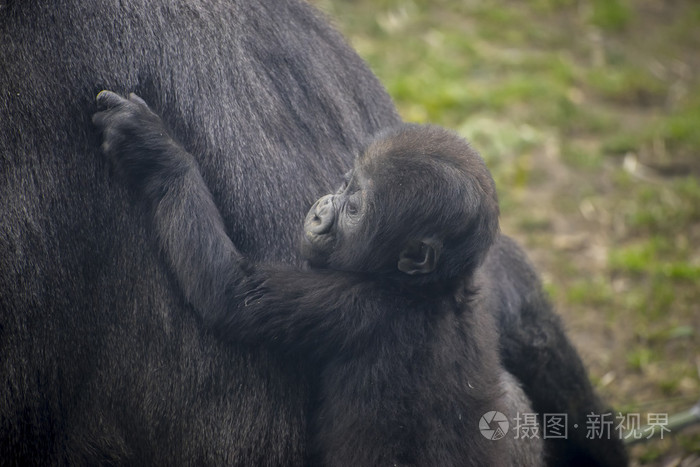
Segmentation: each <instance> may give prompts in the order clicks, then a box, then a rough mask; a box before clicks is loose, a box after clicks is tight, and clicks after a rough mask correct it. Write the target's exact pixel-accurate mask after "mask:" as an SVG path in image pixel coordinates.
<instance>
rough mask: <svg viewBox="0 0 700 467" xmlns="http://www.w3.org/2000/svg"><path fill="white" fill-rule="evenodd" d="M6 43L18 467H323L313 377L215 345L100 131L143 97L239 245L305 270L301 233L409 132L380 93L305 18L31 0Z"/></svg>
mask: <svg viewBox="0 0 700 467" xmlns="http://www.w3.org/2000/svg"><path fill="white" fill-rule="evenodd" d="M0 44H2V46H0V122H1V123H0V193H1V194H0V198H1V199H2V201H1V202H0V355H2V358H0V464H2V465H23V466H25V465H41V466H46V465H96V464H100V463H104V464H120V465H153V464H157V465H188V464H189V465H204V464H209V465H246V466H248V465H289V464H291V465H303V464H305V463H306V462H307V459H308V458H307V448H306V446H307V435H306V431H307V422H306V420H307V413H308V405H309V394H308V386H307V383H306V378H305V376H304V375H305V373H304V369H303V367H301V366H300V365H297V364H295V363H294V362H290V361H286V360H284V359H282V358H280V357H279V356H278V355H273V354H271V353H269V352H266V351H261V350H260V349H257V348H255V349H251V348H249V347H247V346H226V345H223V344H221V343H219V342H218V340H217V339H215V338H213V337H212V336H210V335H208V334H207V333H202V332H201V331H200V329H201V326H199V325H198V323H197V322H196V320H195V319H193V317H194V314H193V313H192V312H191V310H189V309H188V307H187V306H186V304H185V301H184V300H183V299H182V298H181V297H182V294H181V292H180V290H179V286H178V284H177V283H176V282H175V281H174V280H172V277H171V276H170V275H169V272H168V269H167V267H166V265H165V264H164V263H163V262H162V260H160V259H159V257H158V255H157V254H155V252H153V248H152V244H151V242H150V240H149V236H148V235H147V232H146V231H145V229H144V227H143V226H144V225H145V222H144V221H143V219H141V217H142V213H140V212H139V211H137V210H135V209H133V208H130V207H129V203H128V200H129V198H128V191H127V190H125V189H124V187H123V184H121V183H114V182H113V181H112V180H111V178H110V176H109V173H108V164H107V163H106V161H105V159H104V157H103V156H102V155H101V153H100V150H99V143H98V134H97V132H96V131H95V129H94V127H93V126H92V125H91V123H90V115H91V114H92V113H94V111H95V99H94V96H95V95H96V94H97V93H98V92H99V91H100V90H101V89H104V88H112V89H118V90H119V89H122V90H127V89H128V90H132V89H133V90H136V91H137V92H139V93H140V94H141V95H142V96H144V97H145V98H146V99H148V101H149V102H150V103H152V104H154V106H155V108H157V109H158V111H159V113H161V114H162V115H165V116H166V120H167V121H168V123H169V125H170V126H171V128H173V129H174V131H176V132H177V135H178V138H179V139H180V140H181V141H182V142H183V144H186V145H187V147H188V149H190V151H191V153H192V154H193V155H194V156H195V157H196V158H197V159H198V162H199V166H200V168H201V171H202V174H203V177H204V178H205V180H206V181H207V184H208V186H210V187H211V188H212V192H213V194H214V199H215V200H216V203H217V206H218V207H219V208H220V211H221V212H222V213H223V216H224V222H225V224H226V225H227V228H228V233H229V234H230V235H231V238H232V239H234V241H235V242H236V245H238V246H239V247H240V248H241V249H242V251H243V252H245V254H246V255H247V256H248V257H250V258H252V259H255V260H273V259H274V260H284V261H298V259H297V243H296V238H295V237H294V236H293V235H292V232H291V229H289V226H290V225H299V223H300V220H301V219H302V218H303V214H304V213H305V212H306V210H307V209H308V206H309V205H310V203H311V202H312V201H313V200H314V199H316V198H317V197H318V196H319V195H320V194H321V193H324V192H326V191H328V190H329V189H330V187H329V186H328V185H327V180H329V179H334V178H336V177H338V176H339V175H340V174H342V173H344V172H345V171H346V170H347V168H348V167H349V166H350V164H351V163H352V157H351V155H350V154H352V153H353V152H354V151H356V150H357V149H358V148H359V146H360V143H361V142H362V141H364V139H365V138H366V137H367V135H369V134H371V133H373V132H375V131H377V130H378V129H379V128H381V127H383V126H386V125H392V124H395V123H396V122H397V121H398V119H397V117H396V114H395V111H394V108H393V106H392V104H391V101H390V99H389V98H388V96H387V95H386V93H385V92H384V90H383V89H382V87H381V85H380V84H379V83H378V82H377V80H376V78H375V77H374V76H373V75H372V74H371V72H370V71H369V70H368V69H367V67H366V66H365V64H364V63H363V62H362V61H361V60H360V59H359V58H358V57H357V56H356V55H355V53H354V52H352V50H351V49H350V48H348V46H347V45H346V44H345V43H344V41H343V40H342V39H341V37H340V36H339V35H338V34H337V33H336V32H334V31H333V30H332V29H331V28H330V27H329V26H327V24H326V22H325V20H324V19H323V18H320V17H319V15H318V14H317V13H315V12H314V11H313V10H312V8H311V7H309V6H308V5H306V4H304V3H301V2H298V1H296V0H271V1H264V0H263V1H261V0H250V1H249V0H238V1H231V2H229V1H216V0H192V1H186V2H183V1H173V0H148V1H145V0H126V1H124V0H119V1H117V0H94V1H83V0H61V1H58V2H40V1H34V0H17V1H13V2H10V3H9V4H8V5H7V6H6V7H5V8H3V9H0ZM234 135H235V137H234ZM271 200H275V201H274V203H272V202H271ZM242 220H243V221H242Z"/></svg>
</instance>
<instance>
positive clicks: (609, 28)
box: [313, 0, 700, 466]
mask: <svg viewBox="0 0 700 467" xmlns="http://www.w3.org/2000/svg"><path fill="white" fill-rule="evenodd" d="M313 3H314V4H315V5H316V6H318V7H319V8H320V9H321V10H322V11H324V12H325V13H326V14H327V15H328V16H329V17H330V19H331V22H333V23H334V24H335V26H336V27H337V28H338V29H339V30H340V31H341V32H343V34H344V35H345V36H346V37H347V39H348V40H349V41H350V43H351V44H352V45H353V47H354V48H355V49H356V50H357V51H358V52H359V54H360V55H361V56H362V57H363V58H364V59H365V60H366V61H367V62H368V63H369V64H370V66H371V67H372V69H373V70H374V72H375V74H376V75H377V76H378V77H379V79H380V80H381V81H382V82H383V83H384V85H385V86H386V88H387V89H388V91H389V93H390V94H391V96H392V97H393V98H394V100H395V102H396V105H397V106H398V108H399V111H400V113H401V115H402V116H403V118H404V119H405V120H408V121H413V122H431V123H435V124H439V125H443V126H446V127H449V128H452V129H454V130H457V131H458V132H459V133H461V134H462V135H463V136H465V137H466V138H467V139H469V140H470V141H471V142H472V143H473V144H474V146H475V147H476V148H477V149H478V150H479V151H480V152H481V154H482V155H483V157H484V159H486V162H487V163H488V165H489V167H490V169H491V171H492V172H493V175H494V178H495V180H496V184H497V186H498V190H499V196H500V202H501V208H502V215H501V226H502V230H503V232H504V233H506V234H507V235H510V236H512V237H515V238H516V239H517V240H518V241H519V242H520V243H521V244H522V245H523V246H524V247H525V249H526V250H527V252H528V254H529V255H530V258H531V259H532V260H533V261H534V263H535V264H536V266H537V268H538V270H539V272H540V274H541V275H542V279H543V281H544V284H545V287H546V289H547V290H548V292H549V294H550V296H551V299H552V301H553V302H554V304H555V306H556V308H557V310H558V312H559V313H560V314H561V315H562V316H563V318H564V322H565V324H566V327H567V328H568V331H569V334H570V336H571V338H572V339H573V341H574V343H575V344H576V346H577V347H578V349H579V351H580V353H581V355H582V357H583V359H584V361H585V363H586V364H587V366H588V368H589V372H590V377H591V379H592V381H593V382H594V384H595V386H596V387H597V389H598V391H599V392H600V393H601V394H602V395H603V397H605V398H606V399H607V401H608V402H609V403H611V404H612V405H613V407H614V408H615V410H616V411H619V412H620V413H622V414H628V413H629V414H634V413H640V414H641V417H642V422H645V421H646V416H647V414H649V413H652V414H654V413H662V414H666V413H668V414H669V415H670V414H673V413H675V412H680V411H683V410H686V409H688V408H690V407H691V406H693V405H694V404H695V403H697V402H698V400H700V2H697V1H692V0H685V1H684V0H669V1H655V0H637V1H635V0H593V1H582V0H581V1H576V0H527V1H526V0H520V1H517V0H512V1H504V0H500V1H491V2H482V1H475V0H432V1H428V0H422V1H418V0H415V1H411V0H313ZM631 453H632V458H633V465H654V466H691V465H692V466H699V465H700V428H698V427H697V426H696V427H693V428H689V429H685V430H683V431H679V432H672V433H670V434H669V433H665V435H664V439H663V440H653V441H649V442H647V443H645V444H641V445H636V446H634V447H633V448H632V450H631Z"/></svg>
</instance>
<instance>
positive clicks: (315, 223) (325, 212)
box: [306, 195, 334, 235]
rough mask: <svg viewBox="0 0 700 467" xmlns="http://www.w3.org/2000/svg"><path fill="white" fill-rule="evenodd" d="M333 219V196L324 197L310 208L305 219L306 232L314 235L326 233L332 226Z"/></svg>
mask: <svg viewBox="0 0 700 467" xmlns="http://www.w3.org/2000/svg"><path fill="white" fill-rule="evenodd" d="M333 217H334V210H333V195H326V196H324V197H323V198H321V199H319V200H318V201H316V203H315V204H314V205H313V206H311V209H310V210H309V216H308V217H307V224H306V230H307V231H309V232H311V233H312V234H314V235H323V234H325V233H328V231H329V230H330V229H331V226H332V225H333Z"/></svg>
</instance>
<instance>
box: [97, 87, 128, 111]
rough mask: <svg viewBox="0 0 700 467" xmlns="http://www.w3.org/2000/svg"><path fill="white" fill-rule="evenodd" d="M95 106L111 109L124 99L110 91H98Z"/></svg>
mask: <svg viewBox="0 0 700 467" xmlns="http://www.w3.org/2000/svg"><path fill="white" fill-rule="evenodd" d="M96 100H97V107H98V108H100V109H111V108H113V107H117V106H118V105H121V104H122V103H124V102H125V101H126V99H124V98H123V97H122V96H120V95H119V94H117V93H114V92H112V91H107V90H104V91H100V92H99V94H97V98H96Z"/></svg>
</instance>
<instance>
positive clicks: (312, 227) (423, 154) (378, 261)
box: [302, 125, 498, 283]
mask: <svg viewBox="0 0 700 467" xmlns="http://www.w3.org/2000/svg"><path fill="white" fill-rule="evenodd" d="M497 232H498V200H497V197H496V190H495V187H494V183H493V179H492V178H491V174H490V173H489V171H488V169H487V168H486V165H485V164H484V161H483V160H482V159H481V157H480V156H479V155H478V153H477V152H476V151H475V150H473V149H472V148H471V147H470V146H469V144H468V143H467V142H466V141H464V140H463V139H462V138H460V137H458V136H457V135H455V134H454V133H452V132H449V131H447V130H445V129H442V128H439V127H434V126H423V125H402V126H400V127H397V128H392V129H390V130H387V131H384V132H382V133H380V134H379V135H377V136H376V137H375V138H374V139H373V140H372V142H371V143H370V144H369V145H368V146H367V148H366V149H365V150H364V151H363V153H362V154H361V155H360V157H358V158H357V160H356V161H355V168H354V169H353V170H352V171H351V172H350V173H348V174H347V175H346V180H345V183H343V186H342V187H341V188H340V189H339V190H338V191H337V192H336V193H335V194H330V195H326V196H324V197H323V198H321V199H319V200H318V201H317V202H316V203H315V204H314V205H313V206H312V207H311V210H310V211H309V214H308V215H307V217H306V221H305V222H304V236H303V240H302V250H303V253H304V255H305V256H306V257H307V259H308V260H309V261H310V263H311V264H312V265H313V266H316V267H325V268H330V269H336V270H343V271H355V272H371V273H379V274H384V275H387V276H390V277H399V278H404V279H405V278H406V277H407V276H412V277H413V278H414V279H412V281H415V282H421V283H427V282H434V281H439V280H440V281H449V280H452V279H455V278H458V277H463V276H465V275H468V274H471V273H472V272H473V271H474V269H475V268H476V267H477V266H478V265H479V264H480V263H481V262H482V261H483V259H484V257H485V255H486V253H487V251H488V249H489V247H490V246H491V244H492V243H493V240H494V238H495V236H496V234H497Z"/></svg>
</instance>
